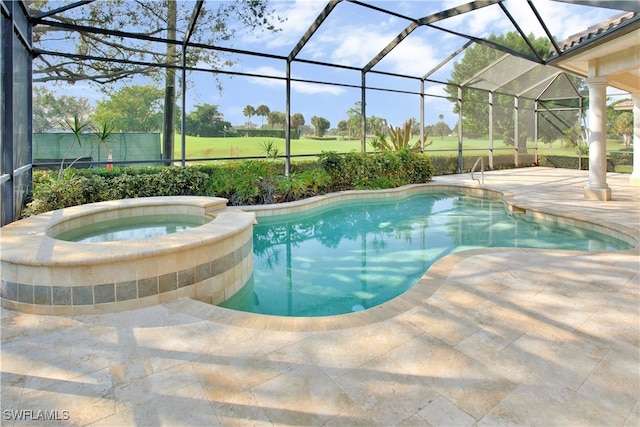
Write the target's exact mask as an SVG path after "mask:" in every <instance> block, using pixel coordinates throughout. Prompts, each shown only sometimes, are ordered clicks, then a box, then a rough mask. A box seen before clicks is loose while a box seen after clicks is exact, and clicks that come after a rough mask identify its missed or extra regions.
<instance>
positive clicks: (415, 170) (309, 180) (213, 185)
mask: <svg viewBox="0 0 640 427" xmlns="http://www.w3.org/2000/svg"><path fill="white" fill-rule="evenodd" d="M432 176H433V165H432V163H431V159H430V158H429V157H428V156H427V155H423V154H417V153H410V152H398V153H376V154H370V155H367V154H362V153H349V154H345V155H339V154H336V153H323V154H322V155H321V156H320V159H319V161H318V162H304V163H303V164H299V165H297V166H296V167H295V168H294V169H293V171H292V173H291V174H290V176H288V177H287V176H284V175H283V169H282V164H281V163H278V162H274V161H270V160H257V161H245V162H234V163H228V164H208V165H198V166H187V167H165V166H155V167H144V168H139V167H138V168H134V167H129V168H114V169H112V170H106V169H102V168H100V169H73V170H68V171H67V173H66V174H65V176H64V177H63V178H61V179H58V176H57V171H44V170H38V171H34V174H33V177H34V179H33V193H32V200H31V201H30V202H29V203H28V205H27V207H26V208H25V209H24V211H23V216H29V215H35V214H38V213H42V212H47V211H50V210H55V209H61V208H65V207H69V206H75V205H81V204H85V203H92V202H98V201H104V200H115V199H124V198H136V197H148V196H178V195H203V196H218V197H225V198H227V199H229V204H231V205H252V204H266V203H279V202H288V201H293V200H299V199H302V198H306V197H310V196H314V195H317V194H323V193H326V192H329V191H336V190H345V189H356V188H357V189H382V188H391V187H395V186H400V185H404V184H409V183H419V182H427V181H429V180H430V179H431V177H432Z"/></svg>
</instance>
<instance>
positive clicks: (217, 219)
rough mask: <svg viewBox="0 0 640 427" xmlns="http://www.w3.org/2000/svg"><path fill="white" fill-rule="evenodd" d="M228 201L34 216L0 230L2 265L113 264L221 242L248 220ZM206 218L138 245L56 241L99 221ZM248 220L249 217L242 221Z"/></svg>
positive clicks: (192, 200)
mask: <svg viewBox="0 0 640 427" xmlns="http://www.w3.org/2000/svg"><path fill="white" fill-rule="evenodd" d="M226 204H227V200H226V199H223V198H212V197H192V196H176V197H144V198H137V199H123V200H110V201H106V202H98V203H91V204H86V205H80V206H73V207H69V208H64V209H59V210H56V211H51V212H47V213H43V214H39V215H34V216H32V217H29V218H25V219H22V220H19V221H16V222H13V223H11V224H8V225H6V226H4V227H2V228H0V242H1V243H2V254H1V260H2V261H3V262H9V263H14V264H20V265H32V266H41V267H42V266H54V265H55V266H62V265H65V266H73V265H87V264H100V263H106V262H108V263H112V262H115V261H119V260H131V259H135V258H144V257H147V256H149V255H150V254H154V255H159V254H166V253H170V252H171V251H173V250H175V248H176V247H181V248H183V249H186V248H191V247H197V246H202V245H204V244H206V243H207V242H209V241H212V240H223V239H225V238H226V237H228V236H229V235H230V233H233V232H234V230H236V229H237V224H238V221H239V220H240V219H241V218H244V222H247V221H253V218H252V217H251V215H250V214H245V213H243V212H242V211H239V210H233V209H229V210H227V209H226ZM153 214H186V215H200V216H203V215H208V216H212V217H213V220H212V221H209V222H208V223H206V224H204V225H201V226H200V227H195V228H192V229H189V230H184V231H181V232H180V233H172V234H167V235H163V236H157V237H153V238H149V239H142V240H125V241H115V242H98V243H89V242H68V241H64V240H59V239H56V238H55V236H56V235H58V234H60V233H62V232H64V231H67V230H70V229H73V228H77V227H79V226H83V225H88V224H93V223H96V222H100V221H105V220H110V219H116V218H125V217H134V216H143V215H153ZM247 215H248V216H247Z"/></svg>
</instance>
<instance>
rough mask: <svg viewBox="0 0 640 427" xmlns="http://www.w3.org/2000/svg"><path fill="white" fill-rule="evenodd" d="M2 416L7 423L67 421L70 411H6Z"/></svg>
mask: <svg viewBox="0 0 640 427" xmlns="http://www.w3.org/2000/svg"><path fill="white" fill-rule="evenodd" d="M2 414H3V416H4V419H5V420H7V421H9V420H14V421H66V420H68V419H69V418H70V415H69V411H58V410H54V411H46V410H45V411H43V410H40V409H18V410H16V409H5V410H4V411H2Z"/></svg>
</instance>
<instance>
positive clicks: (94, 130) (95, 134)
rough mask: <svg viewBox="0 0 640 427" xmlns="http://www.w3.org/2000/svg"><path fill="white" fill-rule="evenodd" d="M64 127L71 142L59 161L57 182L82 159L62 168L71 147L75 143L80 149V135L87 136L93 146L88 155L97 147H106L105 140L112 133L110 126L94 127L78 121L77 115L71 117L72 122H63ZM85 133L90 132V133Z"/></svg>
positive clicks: (89, 123) (78, 158)
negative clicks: (71, 137) (71, 136)
mask: <svg viewBox="0 0 640 427" xmlns="http://www.w3.org/2000/svg"><path fill="white" fill-rule="evenodd" d="M64 125H66V127H67V128H68V129H69V130H70V131H71V133H72V135H73V140H72V141H71V144H69V147H68V148H67V151H66V152H65V154H64V156H63V157H62V160H61V161H60V171H59V172H58V179H59V180H61V179H62V178H63V176H65V175H66V172H67V171H68V170H70V169H69V168H71V167H72V166H73V165H74V164H75V163H76V162H77V161H78V160H80V159H81V158H82V157H83V156H79V157H77V158H76V159H75V160H73V161H72V162H71V163H69V165H67V167H66V168H65V167H64V164H65V161H66V160H67V157H68V156H69V153H70V152H71V149H72V148H73V146H74V145H75V144H76V143H77V144H78V146H79V147H82V135H84V134H88V135H89V138H88V139H89V141H91V144H92V145H93V147H92V148H91V151H90V152H89V153H93V150H95V148H96V147H97V146H98V145H104V146H106V141H107V139H109V138H110V137H111V134H112V133H113V126H111V125H110V124H107V123H104V124H102V125H100V126H94V125H92V124H91V122H88V121H82V120H80V119H79V118H78V116H77V115H74V116H73V120H65V121H64ZM87 131H91V133H89V132H87Z"/></svg>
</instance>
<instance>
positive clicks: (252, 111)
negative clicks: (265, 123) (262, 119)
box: [242, 105, 256, 127]
mask: <svg viewBox="0 0 640 427" xmlns="http://www.w3.org/2000/svg"><path fill="white" fill-rule="evenodd" d="M242 114H244V115H245V117H247V127H251V117H253V116H255V115H256V109H255V108H253V107H252V106H251V105H247V106H246V107H244V110H242Z"/></svg>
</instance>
